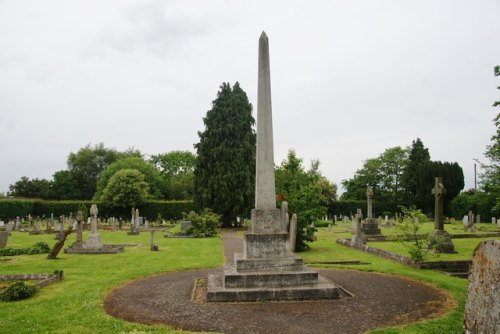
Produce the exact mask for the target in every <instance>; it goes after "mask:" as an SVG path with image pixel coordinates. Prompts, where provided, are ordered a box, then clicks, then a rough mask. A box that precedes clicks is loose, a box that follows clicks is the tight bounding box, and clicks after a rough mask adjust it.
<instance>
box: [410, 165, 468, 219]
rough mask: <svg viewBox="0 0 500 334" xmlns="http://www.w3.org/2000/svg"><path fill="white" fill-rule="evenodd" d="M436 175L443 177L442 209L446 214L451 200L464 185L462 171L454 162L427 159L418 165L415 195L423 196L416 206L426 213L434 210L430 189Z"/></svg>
mask: <svg viewBox="0 0 500 334" xmlns="http://www.w3.org/2000/svg"><path fill="white" fill-rule="evenodd" d="M437 176H440V177H442V178H443V186H444V187H445V189H446V194H445V195H444V196H443V210H444V213H445V214H448V213H449V210H448V209H449V204H450V202H451V200H452V199H453V198H455V197H456V196H457V195H458V194H460V191H461V190H462V189H463V188H464V185H465V183H464V172H463V170H462V167H460V165H459V164H458V163H456V162H441V161H428V162H426V163H424V164H423V165H421V166H420V168H419V170H418V172H417V178H418V180H419V182H418V187H417V195H418V196H419V198H423V203H422V204H420V205H421V206H417V208H419V209H422V211H423V212H425V213H428V214H432V213H433V212H434V196H433V195H432V194H431V191H432V188H433V187H434V178H435V177H437Z"/></svg>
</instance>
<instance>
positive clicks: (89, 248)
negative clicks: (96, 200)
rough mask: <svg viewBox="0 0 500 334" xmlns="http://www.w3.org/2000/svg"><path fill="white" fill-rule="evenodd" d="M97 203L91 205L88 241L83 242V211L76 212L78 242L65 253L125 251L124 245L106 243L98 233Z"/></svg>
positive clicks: (111, 252)
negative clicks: (103, 242)
mask: <svg viewBox="0 0 500 334" xmlns="http://www.w3.org/2000/svg"><path fill="white" fill-rule="evenodd" d="M97 213H98V210H97V205H95V204H92V205H91V207H90V215H91V219H90V224H91V231H90V234H89V236H88V237H87V241H86V242H83V216H82V213H81V211H78V213H77V214H76V222H77V231H76V242H75V243H73V244H72V245H71V246H70V247H68V248H66V249H65V250H64V252H65V253H74V254H114V253H119V252H123V246H122V245H105V244H102V242H101V236H100V235H99V234H98V233H97Z"/></svg>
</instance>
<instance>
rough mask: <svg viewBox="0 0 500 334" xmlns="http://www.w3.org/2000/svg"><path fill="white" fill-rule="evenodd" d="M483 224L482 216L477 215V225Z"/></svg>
mask: <svg viewBox="0 0 500 334" xmlns="http://www.w3.org/2000/svg"><path fill="white" fill-rule="evenodd" d="M480 223H481V215H480V214H479V213H478V214H477V215H476V224H480Z"/></svg>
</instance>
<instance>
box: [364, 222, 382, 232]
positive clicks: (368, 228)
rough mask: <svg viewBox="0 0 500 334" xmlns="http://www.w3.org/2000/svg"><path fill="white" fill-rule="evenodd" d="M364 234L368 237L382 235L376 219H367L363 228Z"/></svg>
mask: <svg viewBox="0 0 500 334" xmlns="http://www.w3.org/2000/svg"><path fill="white" fill-rule="evenodd" d="M361 230H362V231H363V233H364V234H366V235H377V234H381V232H382V231H381V230H380V228H379V227H378V222H377V220H376V219H374V218H366V221H365V222H364V223H363V227H362V228H361Z"/></svg>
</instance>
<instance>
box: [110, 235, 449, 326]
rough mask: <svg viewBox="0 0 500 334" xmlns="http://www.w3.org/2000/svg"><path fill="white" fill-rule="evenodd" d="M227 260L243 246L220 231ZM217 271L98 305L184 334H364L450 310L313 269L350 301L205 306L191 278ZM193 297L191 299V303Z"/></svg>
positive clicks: (413, 286)
mask: <svg viewBox="0 0 500 334" xmlns="http://www.w3.org/2000/svg"><path fill="white" fill-rule="evenodd" d="M222 237H223V243H224V249H225V257H226V260H228V259H231V258H232V253H234V251H240V250H241V248H242V243H241V242H242V240H241V238H240V237H239V236H238V235H237V234H236V232H234V231H224V233H223V235H222ZM218 270H220V269H208V270H189V271H181V272H175V273H168V274H162V275H158V276H152V277H147V278H143V279H139V280H136V281H133V282H130V283H128V284H126V285H124V286H121V287H119V288H117V289H115V290H113V291H111V292H110V293H109V294H108V296H107V297H106V298H105V301H104V308H105V310H106V311H107V312H108V313H109V314H110V315H112V316H114V317H117V318H122V319H125V320H128V321H133V322H140V323H145V324H165V325H168V326H170V327H173V328H178V329H184V330H190V331H216V332H223V333H305V332H310V333H363V332H365V331H366V330H368V329H373V328H378V327H386V326H391V325H399V324H404V323H408V322H414V321H418V320H422V319H425V318H432V317H436V316H438V315H440V314H442V313H443V311H446V310H447V309H448V308H449V306H450V305H451V304H452V303H451V302H450V300H449V299H448V297H447V295H446V294H444V293H442V292H440V291H439V290H438V289H435V288H432V287H430V286H427V285H425V284H423V283H420V282H417V281H413V280H409V279H405V278H402V277H398V276H393V275H385V274H377V273H368V272H361V271H356V270H339V269H318V271H319V272H320V274H321V275H323V276H326V277H328V278H329V279H331V280H332V281H333V282H335V283H338V284H339V285H341V286H342V287H344V288H345V289H347V290H349V291H350V292H352V293H353V294H354V297H350V296H347V295H346V294H343V295H342V297H341V299H337V300H319V301H296V302H265V303H206V302H205V301H204V291H205V290H204V287H203V286H201V285H200V286H199V287H198V288H196V289H195V281H196V279H198V278H206V277H207V276H208V274H209V273H212V272H216V271H218ZM193 296H195V298H194V301H193Z"/></svg>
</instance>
